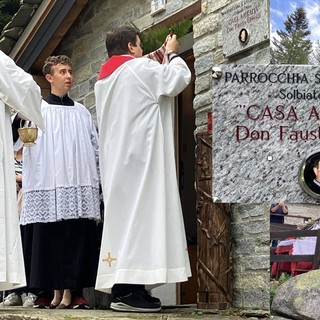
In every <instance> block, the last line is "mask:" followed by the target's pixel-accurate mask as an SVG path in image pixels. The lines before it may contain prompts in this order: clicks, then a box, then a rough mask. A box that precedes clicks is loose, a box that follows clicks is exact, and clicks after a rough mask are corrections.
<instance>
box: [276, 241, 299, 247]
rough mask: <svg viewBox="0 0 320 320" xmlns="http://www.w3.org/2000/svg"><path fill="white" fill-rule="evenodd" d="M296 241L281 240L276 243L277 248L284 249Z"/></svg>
mask: <svg viewBox="0 0 320 320" xmlns="http://www.w3.org/2000/svg"><path fill="white" fill-rule="evenodd" d="M295 241H296V240H294V239H292V240H282V241H280V242H279V243H278V245H277V247H285V246H290V245H292V244H294V242H295Z"/></svg>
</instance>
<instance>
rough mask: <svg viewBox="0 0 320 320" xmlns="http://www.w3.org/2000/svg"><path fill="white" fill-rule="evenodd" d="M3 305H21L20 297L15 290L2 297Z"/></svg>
mask: <svg viewBox="0 0 320 320" xmlns="http://www.w3.org/2000/svg"><path fill="white" fill-rule="evenodd" d="M3 305H4V306H22V300H21V297H20V296H19V295H18V294H16V293H15V292H12V293H10V294H8V295H7V296H6V297H5V298H4V301H3Z"/></svg>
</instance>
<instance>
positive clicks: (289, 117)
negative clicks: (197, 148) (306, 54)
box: [212, 65, 320, 203]
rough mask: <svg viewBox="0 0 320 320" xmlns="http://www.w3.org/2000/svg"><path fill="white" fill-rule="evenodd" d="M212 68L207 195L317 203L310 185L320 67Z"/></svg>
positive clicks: (318, 138)
mask: <svg viewBox="0 0 320 320" xmlns="http://www.w3.org/2000/svg"><path fill="white" fill-rule="evenodd" d="M212 75H213V108H212V115H213V120H212V125H213V128H212V137H213V155H212V156H213V173H212V182H213V197H214V199H216V200H219V201H222V202H241V203H248V202H250V203H261V202H264V201H267V202H279V201H288V202H291V203H308V202H309V203H319V199H320V189H319V193H318V194H317V192H315V194H313V193H312V192H313V191H312V192H311V191H310V190H309V189H312V190H317V189H313V187H312V181H313V180H314V179H315V172H316V169H315V168H314V162H315V161H316V160H317V161H318V160H319V159H320V153H319V152H320V67H319V66H285V65H281V66H280V65H222V66H215V67H213V74H212ZM318 155H319V156H318ZM319 168H320V165H319Z"/></svg>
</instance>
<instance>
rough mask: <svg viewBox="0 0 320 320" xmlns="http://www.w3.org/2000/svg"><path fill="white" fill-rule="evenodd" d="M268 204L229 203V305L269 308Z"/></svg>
mask: <svg viewBox="0 0 320 320" xmlns="http://www.w3.org/2000/svg"><path fill="white" fill-rule="evenodd" d="M269 208H270V204H269V203H263V204H233V205H232V206H231V210H232V225H231V230H232V239H233V243H232V257H233V274H234V283H233V306H234V307H236V308H245V309H256V308H258V309H266V310H268V309H269V303H270V302H269V281H270V280H269V279H270V273H269V266H270V247H269V241H270V236H269Z"/></svg>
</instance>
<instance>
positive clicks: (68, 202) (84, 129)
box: [20, 101, 100, 225]
mask: <svg viewBox="0 0 320 320" xmlns="http://www.w3.org/2000/svg"><path fill="white" fill-rule="evenodd" d="M42 115H43V118H44V121H45V124H46V128H47V130H46V132H45V133H43V132H41V131H40V132H39V136H38V139H37V141H36V145H35V146H32V147H29V148H24V151H23V173H22V175H23V179H22V181H23V193H24V204H23V207H22V211H21V217H20V223H21V224H22V225H26V224H30V223H37V222H56V221H61V220H62V219H64V220H67V219H78V218H88V219H94V220H100V197H99V174H98V162H99V160H98V159H99V147H98V135H97V131H96V128H95V125H94V122H93V121H92V117H91V114H90V112H89V111H88V110H87V109H86V107H85V106H84V105H82V104H80V103H77V102H75V104H74V106H68V105H55V104H48V103H47V102H45V101H43V102H42Z"/></svg>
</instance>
